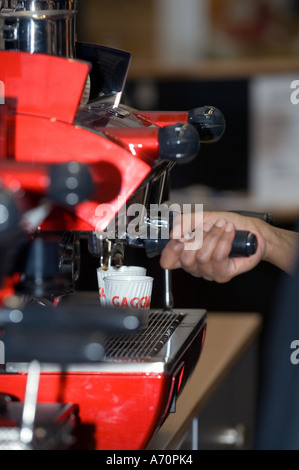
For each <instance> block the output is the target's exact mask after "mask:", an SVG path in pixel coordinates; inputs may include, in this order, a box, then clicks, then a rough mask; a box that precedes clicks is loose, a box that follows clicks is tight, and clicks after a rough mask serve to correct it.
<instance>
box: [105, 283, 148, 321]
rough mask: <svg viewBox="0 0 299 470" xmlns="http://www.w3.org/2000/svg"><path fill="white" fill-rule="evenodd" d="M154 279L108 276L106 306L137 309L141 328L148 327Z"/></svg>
mask: <svg viewBox="0 0 299 470" xmlns="http://www.w3.org/2000/svg"><path fill="white" fill-rule="evenodd" d="M153 280H154V279H153V278H152V277H150V276H145V275H141V276H133V275H123V276H116V275H114V276H106V277H105V278H104V289H105V296H106V300H105V305H106V306H111V307H113V308H120V309H124V310H126V309H132V310H134V309H136V311H138V315H139V316H140V319H141V325H140V326H141V327H142V328H146V327H147V326H148V320H149V312H150V306H151V296H152V288H153Z"/></svg>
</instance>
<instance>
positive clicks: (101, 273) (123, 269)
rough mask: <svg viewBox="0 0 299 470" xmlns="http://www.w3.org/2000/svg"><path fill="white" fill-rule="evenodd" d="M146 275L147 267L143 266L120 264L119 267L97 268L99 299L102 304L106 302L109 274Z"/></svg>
mask: <svg viewBox="0 0 299 470" xmlns="http://www.w3.org/2000/svg"><path fill="white" fill-rule="evenodd" d="M127 275H133V276H145V275H146V268H144V267H143V266H120V267H119V268H117V267H115V266H110V268H108V269H102V268H97V278H98V288H99V299H100V304H101V305H105V304H106V293H105V284H104V279H105V278H106V277H107V276H127Z"/></svg>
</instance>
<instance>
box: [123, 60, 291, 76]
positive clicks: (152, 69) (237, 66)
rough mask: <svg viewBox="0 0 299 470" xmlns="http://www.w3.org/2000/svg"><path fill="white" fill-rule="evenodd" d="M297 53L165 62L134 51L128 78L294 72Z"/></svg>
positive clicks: (253, 74)
mask: <svg viewBox="0 0 299 470" xmlns="http://www.w3.org/2000/svg"><path fill="white" fill-rule="evenodd" d="M298 71H299V60H298V58H297V57H293V56H292V57H252V58H251V57H248V58H234V59H203V60H201V61H198V62H195V63H191V64H176V65H173V64H166V63H164V62H159V61H157V60H152V59H149V58H146V59H140V58H135V57H134V55H133V58H132V61H131V65H130V69H129V74H128V79H129V80H136V79H143V78H146V79H152V80H219V79H222V80H224V79H230V80H234V79H248V78H250V77H254V76H256V75H261V74H283V73H295V74H296V73H297V74H298Z"/></svg>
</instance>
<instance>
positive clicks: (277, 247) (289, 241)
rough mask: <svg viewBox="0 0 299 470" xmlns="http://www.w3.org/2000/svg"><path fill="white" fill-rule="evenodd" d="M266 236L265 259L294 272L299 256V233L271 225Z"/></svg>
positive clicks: (288, 271)
mask: <svg viewBox="0 0 299 470" xmlns="http://www.w3.org/2000/svg"><path fill="white" fill-rule="evenodd" d="M264 236H265V238H266V240H267V243H266V253H265V256H264V260H265V261H268V262H269V263H272V264H273V265H275V266H277V267H278V268H280V269H282V270H283V271H285V272H287V273H289V274H292V273H293V272H294V269H295V266H296V262H297V257H298V244H299V234H298V233H296V232H292V231H289V230H285V229H282V228H278V227H272V226H271V227H270V226H269V228H268V233H266V234H265V233H264Z"/></svg>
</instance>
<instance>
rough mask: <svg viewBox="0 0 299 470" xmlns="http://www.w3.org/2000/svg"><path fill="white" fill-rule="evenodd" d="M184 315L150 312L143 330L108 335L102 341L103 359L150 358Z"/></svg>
mask: <svg viewBox="0 0 299 470" xmlns="http://www.w3.org/2000/svg"><path fill="white" fill-rule="evenodd" d="M183 318H184V315H183V314H182V313H173V312H161V311H158V312H151V314H150V317H149V324H148V327H147V328H146V329H145V330H142V331H140V332H138V333H136V334H133V335H114V336H109V337H108V338H107V339H106V342H105V343H104V349H105V359H107V360H109V359H129V358H130V359H136V360H140V359H151V358H153V357H155V355H156V354H157V353H158V352H159V351H160V350H161V348H162V347H163V346H164V344H165V343H166V342H167V341H168V340H169V338H170V337H171V335H172V334H173V332H174V331H175V329H176V328H177V327H178V326H179V324H180V323H181V321H182V319H183Z"/></svg>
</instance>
